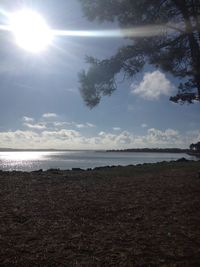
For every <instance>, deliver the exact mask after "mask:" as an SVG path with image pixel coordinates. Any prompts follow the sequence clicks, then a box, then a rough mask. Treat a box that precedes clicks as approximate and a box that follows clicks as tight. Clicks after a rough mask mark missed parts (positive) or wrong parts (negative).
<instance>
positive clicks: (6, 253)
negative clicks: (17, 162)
mask: <svg viewBox="0 0 200 267" xmlns="http://www.w3.org/2000/svg"><path fill="white" fill-rule="evenodd" d="M199 172H200V162H199V161H198V162H181V161H180V162H163V163H155V164H142V165H137V166H126V167H120V166H119V167H105V168H97V169H95V170H87V171H82V170H78V169H74V170H73V171H72V170H71V171H69V170H68V171H63V170H56V169H51V170H48V171H42V170H39V171H33V172H16V171H13V172H3V171H1V172H0V266H163V267H164V266H173V267H175V266H188V267H189V266H190V267H191V266H200V177H199Z"/></svg>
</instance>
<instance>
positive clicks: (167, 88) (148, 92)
mask: <svg viewBox="0 0 200 267" xmlns="http://www.w3.org/2000/svg"><path fill="white" fill-rule="evenodd" d="M173 88H174V86H173V84H172V83H171V82H170V81H169V80H168V79H167V78H166V76H165V74H163V73H162V72H160V71H158V70H156V71H154V72H147V73H145V75H144V77H143V80H142V81H141V82H140V83H139V84H132V85H131V89H132V90H131V92H132V93H133V94H135V95H138V96H139V97H142V98H144V99H147V100H158V99H159V97H160V96H161V95H166V96H168V95H170V94H171V92H172V90H173Z"/></svg>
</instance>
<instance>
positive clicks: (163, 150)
mask: <svg viewBox="0 0 200 267" xmlns="http://www.w3.org/2000/svg"><path fill="white" fill-rule="evenodd" d="M189 151H190V150H189V149H181V148H129V149H116V150H107V152H151V153H153V152H158V153H188V152H189Z"/></svg>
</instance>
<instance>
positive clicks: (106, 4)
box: [79, 0, 200, 108]
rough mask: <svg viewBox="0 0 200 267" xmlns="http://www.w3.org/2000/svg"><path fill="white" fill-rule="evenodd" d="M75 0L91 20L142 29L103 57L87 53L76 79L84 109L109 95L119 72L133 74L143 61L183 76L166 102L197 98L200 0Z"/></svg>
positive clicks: (199, 87)
mask: <svg viewBox="0 0 200 267" xmlns="http://www.w3.org/2000/svg"><path fill="white" fill-rule="evenodd" d="M79 1H80V2H81V4H82V9H83V12H84V14H85V16H86V17H87V18H88V19H89V20H91V21H93V20H98V21H99V22H104V21H112V22H117V23H118V24H119V27H120V28H121V29H134V28H137V27H143V29H146V31H145V30H143V34H140V35H139V36H138V37H136V36H134V37H133V36H131V35H128V37H127V38H129V40H130V41H131V42H130V44H129V45H126V46H123V47H121V48H120V49H119V50H118V51H117V53H116V54H115V55H113V56H112V57H110V58H108V59H104V60H99V59H96V58H94V57H89V56H87V58H86V60H87V63H89V69H88V70H87V71H82V72H81V73H80V74H79V80H80V84H81V87H80V92H81V94H82V96H83V99H84V101H85V103H86V104H87V105H88V106H89V107H91V108H92V107H94V106H95V105H97V104H98V103H99V102H100V99H101V97H102V96H104V95H111V94H112V93H113V91H114V90H115V89H116V88H117V84H116V75H117V74H118V73H123V74H124V77H125V78H131V77H134V75H136V74H137V73H138V72H140V71H142V69H143V67H144V66H145V64H146V63H148V64H150V65H153V66H154V67H156V68H159V69H161V70H163V71H165V72H169V73H171V74H172V75H174V76H175V77H178V78H180V80H181V79H182V81H181V82H180V84H179V87H178V92H177V95H176V96H172V97H170V100H171V101H173V102H176V103H177V102H186V101H187V102H189V103H192V102H193V101H194V100H197V101H200V0H134V1H133V0H79ZM148 27H149V28H148ZM141 29H142V28H141Z"/></svg>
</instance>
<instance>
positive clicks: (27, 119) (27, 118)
mask: <svg viewBox="0 0 200 267" xmlns="http://www.w3.org/2000/svg"><path fill="white" fill-rule="evenodd" d="M22 120H23V121H25V122H33V121H34V119H33V118H31V117H27V116H24V117H23V118H22Z"/></svg>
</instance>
